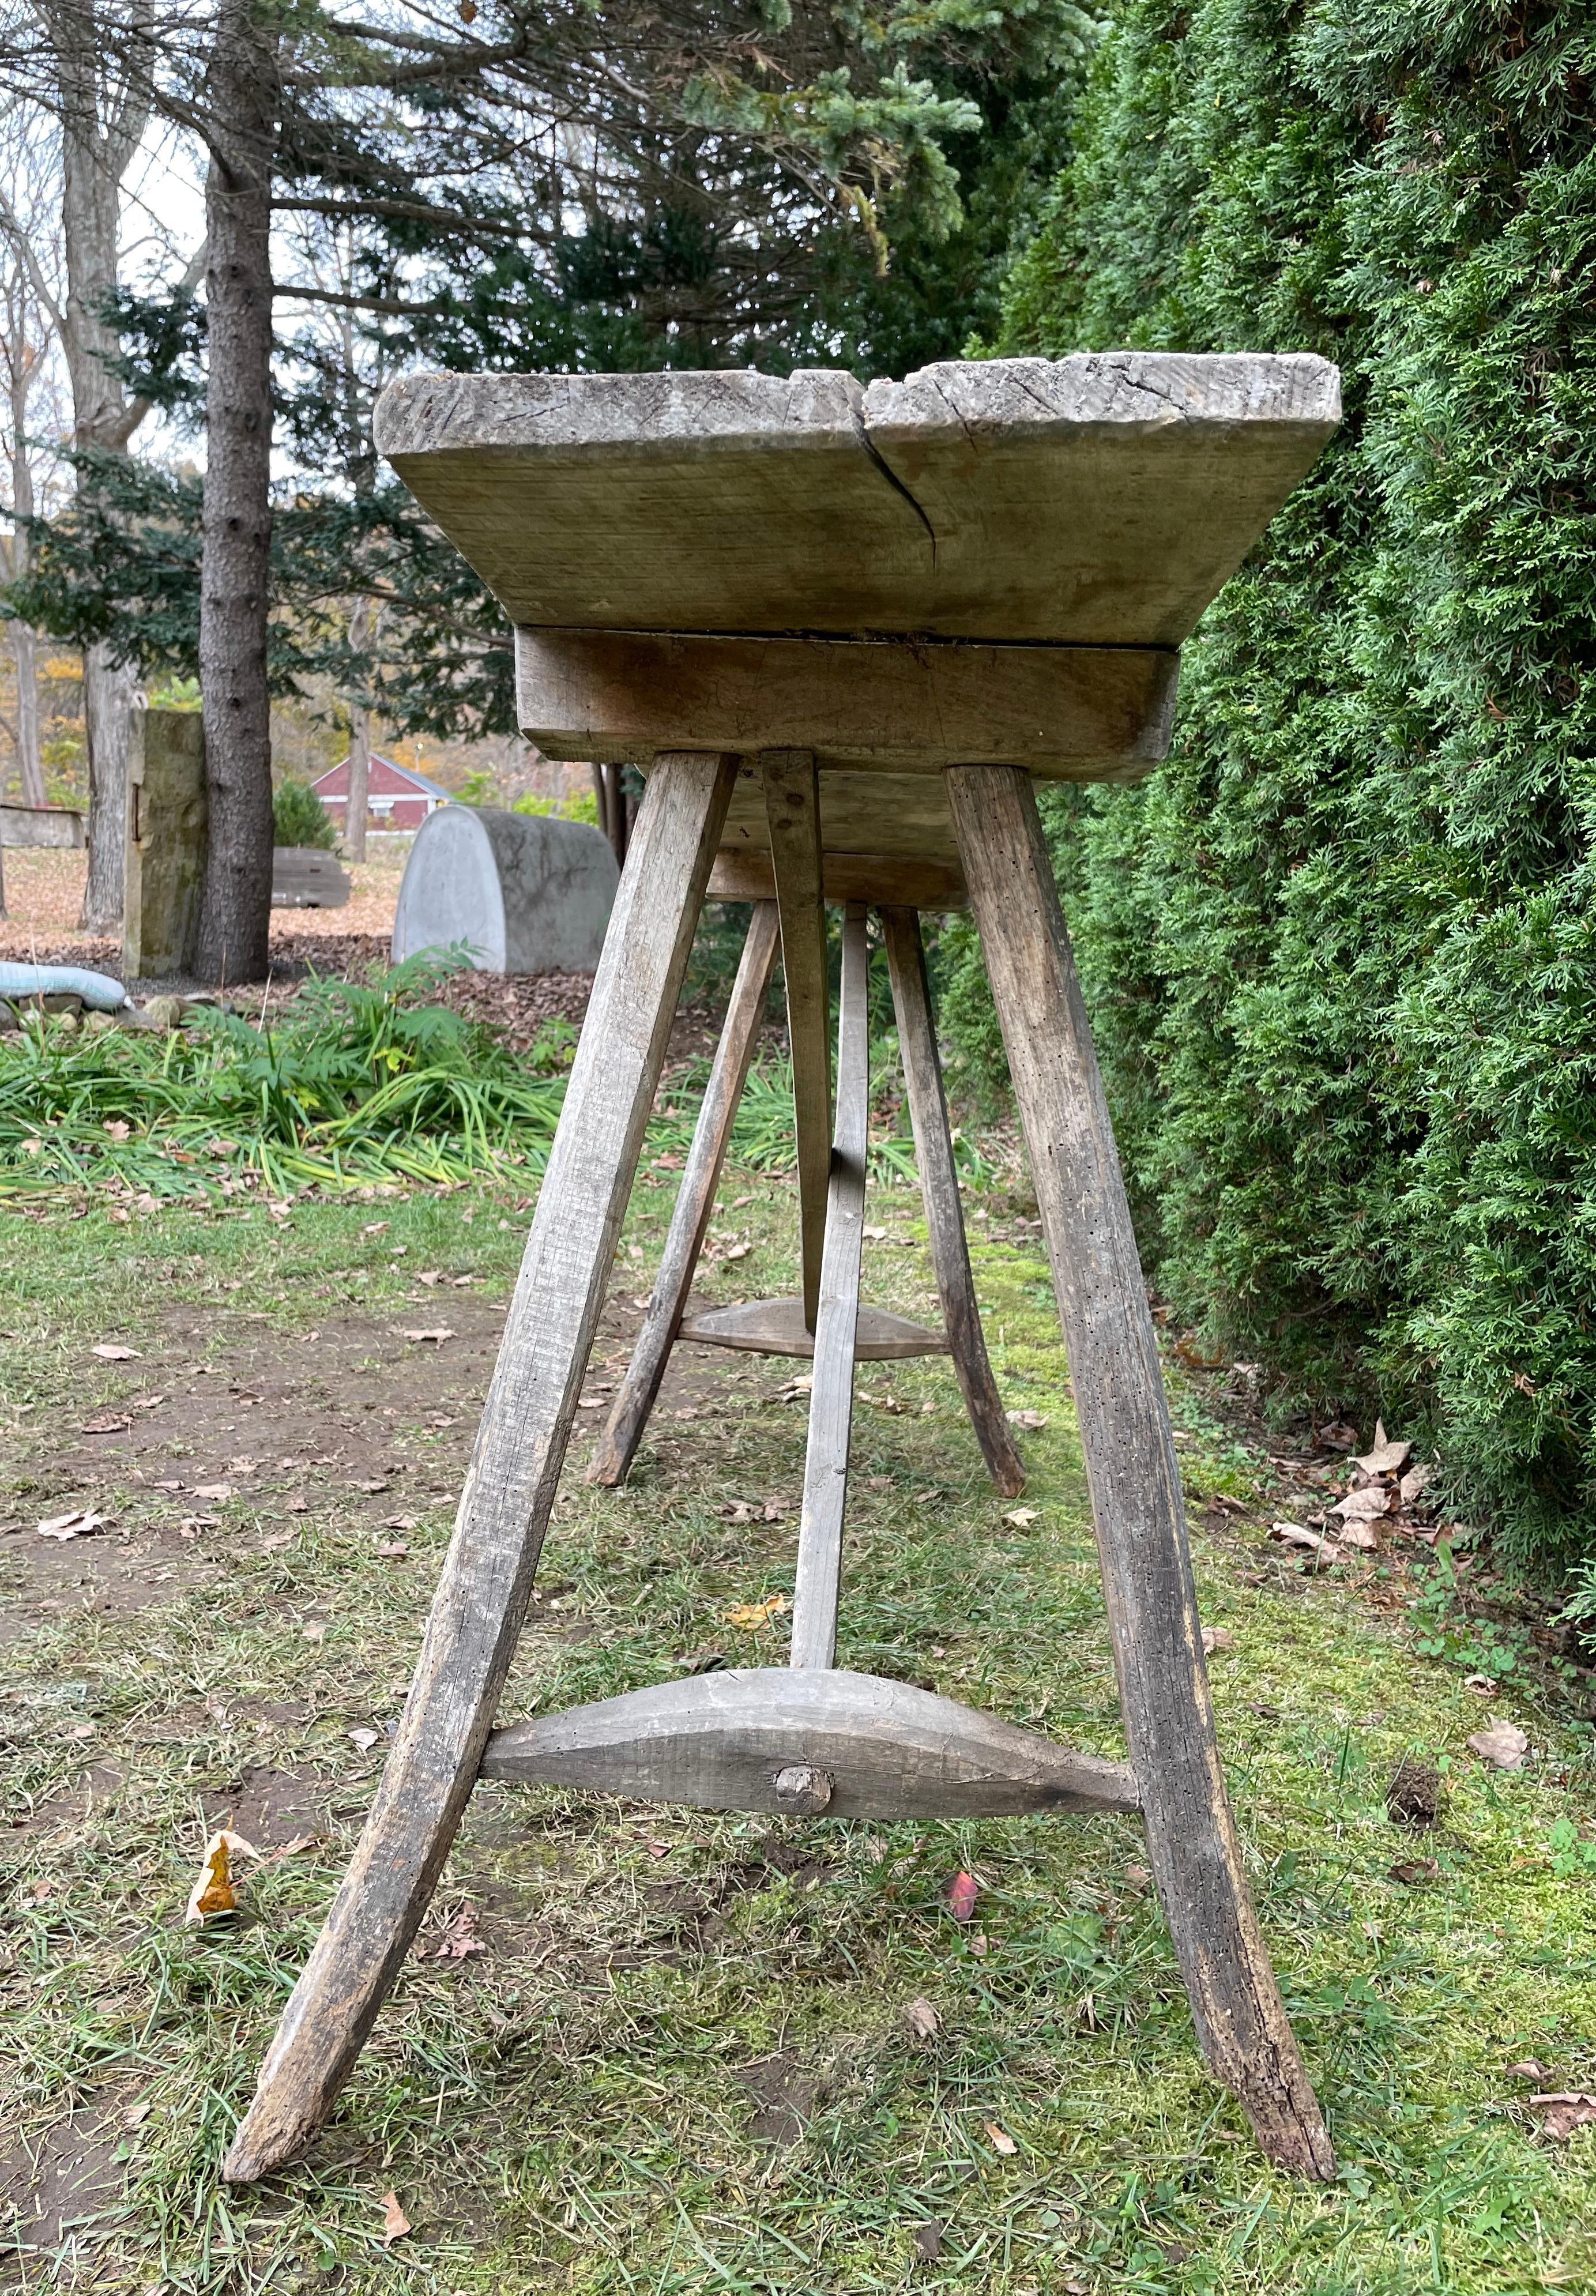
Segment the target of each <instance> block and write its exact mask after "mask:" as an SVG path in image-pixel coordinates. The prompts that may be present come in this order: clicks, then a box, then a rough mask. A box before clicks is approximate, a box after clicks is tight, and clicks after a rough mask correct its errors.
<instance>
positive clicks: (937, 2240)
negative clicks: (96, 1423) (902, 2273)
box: [914, 2217, 942, 2264]
mask: <svg viewBox="0 0 1596 2296" xmlns="http://www.w3.org/2000/svg"><path fill="white" fill-rule="evenodd" d="M914 2253H915V2255H916V2256H917V2257H919V2259H920V2260H921V2263H922V2264H935V2263H936V2261H937V2258H938V2257H939V2256H940V2255H941V2253H942V2226H941V2225H940V2224H939V2223H938V2222H937V2219H936V2218H935V2217H929V2218H927V2220H926V2222H925V2223H924V2224H919V2225H916V2226H915V2227H914Z"/></svg>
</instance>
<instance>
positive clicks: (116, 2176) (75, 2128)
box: [0, 2095, 128, 2287]
mask: <svg viewBox="0 0 1596 2296" xmlns="http://www.w3.org/2000/svg"><path fill="white" fill-rule="evenodd" d="M127 2102H128V2100H127V2096H125V2095H119V2096H117V2097H113V2098H107V2099H104V2100H102V2101H101V2102H98V2103H94V2104H90V2105H85V2106H84V2107H83V2108H82V2109H81V2110H80V2111H78V2112H73V2113H71V2114H70V2115H69V2116H68V2117H67V2119H65V2120H59V2121H57V2122H56V2124H55V2126H54V2127H53V2128H51V2129H50V2130H49V2131H48V2132H47V2133H46V2135H45V2137H44V2139H43V2140H42V2142H38V2143H36V2144H28V2143H21V2142H19V2143H17V2144H12V2146H10V2147H9V2149H8V2150H7V2151H6V2152H4V2153H0V2287H24V2286H26V2285H28V2284H29V2282H30V2281H32V2280H40V2281H42V2280H43V2278H45V2277H46V2276H47V2275H46V2274H45V2272H44V2271H43V2270H38V2271H36V2270H34V2269H33V2268H32V2267H45V2266H46V2265H49V2266H53V2268H54V2276H56V2277H58V2278H59V2280H60V2281H61V2283H62V2284H71V2283H72V2282H73V2281H74V2280H75V2277H76V2276H75V2274H74V2272H73V2270H72V2268H71V2267H72V2265H73V2264H74V2263H75V2262H77V2261H78V2260H81V2261H82V2262H83V2263H84V2264H85V2265H86V2266H87V2267H89V2276H90V2277H92V2276H93V2273H92V2262H93V2259H92V2250H93V2246H94V2241H95V2238H96V2235H97V2234H98V2233H99V2231H100V2230H101V2228H102V2226H104V2224H105V2220H106V2219H107V2218H110V2217H111V2216H114V2215H117V2214H119V2213H120V2208H121V2201H122V2194H123V2192H124V2190H125V2188H126V2182H127V2178H126V2169H125V2163H124V2161H123V2160H122V2159H120V2158H119V2153H121V2151H122V2148H123V2145H124V2144H125V2141H126V2123H125V2120H124V2114H125V2112H126V2109H127Z"/></svg>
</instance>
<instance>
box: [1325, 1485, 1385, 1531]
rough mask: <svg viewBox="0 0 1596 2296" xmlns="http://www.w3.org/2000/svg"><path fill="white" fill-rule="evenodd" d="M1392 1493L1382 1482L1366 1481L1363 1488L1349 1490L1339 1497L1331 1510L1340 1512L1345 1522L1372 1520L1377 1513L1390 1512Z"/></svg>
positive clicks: (1334, 1512) (1336, 1512) (1333, 1512)
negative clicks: (1344, 1495) (1341, 1497)
mask: <svg viewBox="0 0 1596 2296" xmlns="http://www.w3.org/2000/svg"><path fill="white" fill-rule="evenodd" d="M1390 1505H1391V1494H1390V1493H1389V1491H1387V1489H1386V1488H1385V1486H1384V1485H1383V1484H1381V1483H1365V1484H1364V1485H1363V1488H1362V1489H1361V1490H1355V1491H1348V1492H1347V1494H1346V1497H1345V1498H1344V1499H1338V1500H1337V1502H1336V1504H1335V1505H1334V1506H1333V1507H1331V1509H1330V1513H1331V1514H1338V1515H1339V1516H1340V1518H1341V1520H1342V1521H1343V1522H1372V1521H1374V1519H1375V1517H1376V1516H1377V1515H1382V1514H1386V1513H1389V1511H1390Z"/></svg>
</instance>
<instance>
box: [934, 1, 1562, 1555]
mask: <svg viewBox="0 0 1596 2296" xmlns="http://www.w3.org/2000/svg"><path fill="white" fill-rule="evenodd" d="M1593 45H1596V43H1593V39H1592V22H1591V18H1590V15H1589V12H1588V11H1586V10H1584V9H1582V8H1579V7H1576V6H1574V5H1559V4H1545V0H1530V4H1529V5H1527V6H1526V7H1520V8H1516V9H1510V8H1508V7H1507V6H1506V5H1504V4H1499V0H1449V4H1447V5H1445V6H1443V5H1441V4H1439V0H1321V4H1318V5H1315V6H1312V7H1310V8H1308V9H1307V10H1306V11H1305V12H1299V11H1296V10H1287V9H1284V8H1281V7H1279V6H1276V5H1265V4H1263V0H1196V4H1193V5H1190V6H1186V7H1177V6H1174V5H1172V4H1169V0H1125V4H1124V5H1123V6H1122V7H1121V8H1120V9H1119V10H1118V12H1117V14H1116V16H1115V18H1114V19H1113V21H1112V24H1111V27H1110V29H1109V34H1108V36H1107V37H1106V39H1105V41H1104V43H1103V45H1102V47H1101V50H1100V53H1099V54H1098V57H1097V60H1096V63H1095V66H1094V70H1093V78H1092V84H1091V86H1090V89H1089V91H1088V94H1087V96H1086V99H1085V102H1084V110H1083V111H1082V112H1081V114H1080V116H1079V117H1078V119H1077V122H1076V137H1077V142H1076V158H1075V160H1074V161H1073V163H1072V164H1071V166H1070V167H1069V168H1068V170H1067V171H1066V173H1065V174H1064V175H1063V176H1062V177H1061V178H1060V182H1059V184H1058V186H1057V189H1056V193H1055V195H1054V200H1053V205H1052V210H1051V213H1050V215H1049V217H1047V219H1046V221H1045V223H1044V226H1043V228H1042V230H1041V231H1040V233H1039V234H1038V235H1037V236H1036V237H1035V240H1034V242H1032V244H1031V245H1030V246H1029V248H1028V249H1027V250H1026V252H1025V253H1024V255H1023V256H1022V257H1021V258H1020V259H1019V262H1018V263H1017V265H1016V266H1015V267H1014V269H1013V271H1012V273H1011V278H1010V282H1009V289H1008V300H1007V306H1006V312H1007V316H1006V323H1005V332H1004V336H1003V341H1002V345H1001V348H1003V349H1004V350H1006V351H1023V350H1042V351H1045V352H1048V353H1050V354H1052V355H1055V356H1057V355H1060V354H1061V353H1063V352H1065V351H1068V350H1070V349H1076V348H1101V347H1106V346H1109V345H1117V344H1125V343H1129V344H1132V345H1142V346H1150V347H1158V348H1183V349H1194V350H1238V349H1245V348H1269V349H1279V350H1290V349H1303V350H1314V351H1319V352H1322V353H1323V354H1325V355H1326V356H1327V357H1331V358H1334V359H1336V360H1338V362H1339V364H1340V365H1341V367H1342V371H1343V377H1344V385H1345V392H1346V425H1345V428H1344V430H1343V431H1342V433H1341V436H1340V438H1339V439H1338V441H1337V442H1336V443H1335V445H1334V446H1333V447H1332V448H1331V449H1330V452H1329V453H1328V454H1327V455H1326V456H1325V457H1324V459H1323V461H1322V463H1321V464H1320V466H1319V468H1318V470H1317V471H1315V472H1314V475H1313V476H1312V477H1311V478H1310V479H1309V480H1308V481H1307V482H1306V483H1305V485H1304V486H1303V487H1301V488H1299V489H1298V490H1297V494H1296V496H1294V497H1293V499H1292V501H1291V502H1290V504H1289V505H1288V506H1287V508H1286V510H1285V511H1284V512H1283V513H1282V514H1281V517H1280V518H1279V519H1278V520H1277V521H1276V522H1275V525H1274V527H1273V529H1272V532H1271V534H1270V536H1269V537H1268V539H1267V542H1266V544H1265V545H1264V546H1262V547H1261V548H1260V549H1259V550H1258V551H1257V552H1256V553H1254V555H1253V557H1252V559H1251V560H1250V561H1249V562H1248V565H1247V566H1246V567H1245V568H1244V569H1243V570H1242V572H1241V573H1240V575H1239V576H1238V578H1236V579H1235V580H1234V581H1233V582H1232V584H1231V586H1229V588H1228V589H1227V590H1226V592H1225V593H1224V596H1223V597H1222V598H1221V600H1220V601H1219V603H1218V604H1217V605H1216V607H1215V609H1214V610H1213V611H1212V612H1211V613H1210V614H1209V615H1208V617H1207V620H1206V622H1205V624H1204V626H1203V628H1202V630H1201V632H1200V633H1199V637H1198V639H1197V640H1196V641H1195V642H1194V643H1193V644H1191V646H1190V647H1189V649H1188V651H1187V656H1186V661H1185V667H1184V670H1183V699H1182V706H1181V714H1180V720H1179V726H1178V732H1177V737H1176V743H1175V749H1174V757H1173V758H1172V761H1171V762H1170V764H1169V765H1167V766H1166V767H1164V768H1162V769H1161V770H1160V772H1159V773H1158V775H1156V776H1155V777H1154V778H1153V780H1152V781H1151V782H1150V783H1148V784H1146V785H1145V786H1144V787H1142V789H1140V790H1137V791H1112V790H1098V791H1090V792H1087V793H1085V794H1084V795H1074V794H1071V795H1069V796H1068V797H1066V796H1060V797H1059V798H1058V799H1055V800H1054V802H1053V808H1052V830H1053V832H1054V834H1055V837H1056V840H1057V853H1058V860H1059V867H1060V882H1061V885H1062V888H1063V891H1064V895H1065V901H1066V908H1067V913H1068V917H1069V922H1070V925H1071V930H1072V931H1073V933H1074V935H1075V937H1076V945H1077V947H1078V950H1079V954H1080V958H1081V964H1082V970H1083V976H1084V982H1085V985H1086V988H1087V992H1088V995H1089V997H1090V1001H1091V1005H1092V1008H1093V1017H1094V1021H1095V1025H1096V1028H1097V1031H1098V1037H1099V1042H1100V1045H1101V1050H1102V1054H1103V1057H1104V1062H1105V1067H1106V1070H1107V1074H1108V1080H1109V1091H1110V1095H1111V1097H1112V1100H1113V1102H1114V1105H1115V1110H1116V1114H1117V1121H1118V1125H1119V1129H1120V1138H1121V1143H1122V1147H1123V1149H1124V1152H1125V1160H1126V1163H1127V1167H1128V1169H1129V1171H1130V1174H1131V1177H1132V1179H1133V1184H1134V1193H1135V1196H1136V1201H1137V1210H1138V1214H1139V1218H1140V1219H1141V1222H1142V1234H1143V1240H1144V1243H1145V1246H1146V1248H1147V1252H1148V1257H1149V1259H1150V1263H1151V1265H1152V1267H1153V1269H1154V1270H1155V1272H1156V1275H1157V1277H1158V1282H1159V1283H1160V1284H1161V1286H1162V1287H1163V1289H1164V1290H1165V1291H1166V1293H1168V1294H1169V1295H1170V1296H1171V1297H1172V1298H1173V1300H1174V1302H1175V1304H1176V1306H1177V1308H1179V1309H1180V1310H1181V1311H1182V1312H1183V1313H1184V1314H1185V1315H1186V1316H1189V1317H1190V1318H1191V1319H1192V1320H1194V1321H1196V1322H1199V1323H1200V1324H1203V1325H1205V1326H1206V1327H1207V1330H1208V1331H1209V1333H1211V1334H1212V1335H1213V1336H1215V1338H1217V1339H1219V1340H1220V1341H1223V1342H1224V1343H1225V1344H1226V1345H1227V1346H1229V1347H1230V1348H1232V1349H1235V1350H1237V1351H1240V1352H1245V1353H1247V1354H1248V1355H1250V1356H1256V1357H1259V1358H1261V1359H1263V1360H1264V1361H1265V1362H1266V1363H1267V1364H1268V1365H1271V1366H1272V1367H1273V1371H1274V1372H1275V1373H1276V1374H1277V1375H1278V1377H1279V1380H1280V1382H1281V1388H1280V1390H1279V1391H1280V1393H1281V1396H1282V1397H1284V1398H1289V1399H1290V1400H1291V1401H1292V1402H1293V1403H1295V1404H1296V1405H1298V1406H1301V1405H1319V1406H1324V1407H1325V1408H1327V1409H1328V1408H1332V1407H1338V1406H1347V1405H1350V1406H1353V1407H1354V1408H1355V1410H1357V1411H1358V1412H1360V1413H1361V1414H1363V1416H1364V1421H1365V1423H1366V1424H1367V1423H1371V1421H1372V1417H1373V1412H1374V1409H1375V1407H1376V1406H1383V1408H1384V1411H1385V1415H1386V1419H1387V1423H1388V1424H1389V1423H1400V1424H1401V1426H1402V1428H1403V1430H1404V1432H1412V1433H1415V1434H1419V1435H1421V1436H1426V1437H1428V1439H1433V1440H1436V1441H1437V1442H1438V1444H1439V1446H1440V1448H1441V1452H1442V1456H1443V1459H1444V1462H1445V1467H1446V1471H1447V1475H1448V1479H1449V1487H1450V1494H1451V1497H1452V1498H1453V1502H1454V1504H1455V1505H1457V1506H1459V1507H1460V1508H1461V1509H1463V1510H1464V1511H1466V1512H1469V1513H1472V1514H1475V1515H1477V1516H1478V1517H1480V1518H1482V1519H1488V1520H1489V1521H1491V1522H1492V1523H1493V1525H1494V1527H1495V1528H1496V1529H1498V1531H1499V1532H1500V1533H1501V1534H1502V1536H1503V1538H1504V1539H1505V1541H1506V1543H1507V1544H1508V1545H1509V1546H1510V1548H1512V1549H1513V1550H1515V1551H1516V1552H1517V1553H1518V1554H1519V1555H1521V1556H1522V1557H1525V1558H1526V1559H1529V1558H1533V1559H1535V1560H1536V1561H1538V1562H1541V1563H1542V1564H1543V1565H1546V1566H1553V1565H1559V1564H1561V1563H1563V1562H1567V1561H1568V1560H1570V1559H1572V1558H1573V1557H1574V1556H1576V1555H1577V1554H1581V1553H1584V1554H1590V1553H1591V1552H1592V1550H1593V1549H1596V1249H1593V1245H1596V1209H1593V1207H1596V912H1593V910H1592V890H1593V876H1592V825H1593V823H1596V758H1593V751H1596V527H1593V524H1592V508H1591V505H1592V500H1593V499H1596V491H1593V487H1592V481H1593V480H1596V357H1593V356H1592V354H1593V350H1596V138H1592V133H1591V115H1590V86H1591V78H1592V70H1593V68H1596V55H1593V53H1592V50H1593ZM952 954H953V955H955V956H956V955H957V952H956V951H954V952H952ZM969 976H970V961H969V959H968V957H967V958H966V961H965V963H964V964H963V966H962V970H961V969H960V968H959V967H958V966H957V965H955V966H954V979H953V984H952V985H953V987H954V989H955V990H956V991H957V993H958V994H959V995H962V996H963V998H964V1002H965V1005H966V1006H967V1008H968V1009H967V1010H966V1011H965V1012H964V1013H962V1016H960V1015H958V1014H957V1013H955V1017H958V1018H960V1035H961V1039H962V1042H964V1043H965V1045H966V1046H967V1049H968V1050H969V1051H970V1054H971V1056H972V1057H974V1058H976V1059H977V1060H978V1059H979V1058H982V1057H986V1058H988V1059H989V1058H990V1054H991V1044H990V1032H989V1026H988V1024H987V1023H986V1020H985V1018H984V1008H983V1006H982V1004H981V999H980V996H979V994H978V989H972V988H971V986H970V977H969ZM983 1028H986V1029H987V1036H986V1038H983V1036H982V1030H983Z"/></svg>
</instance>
